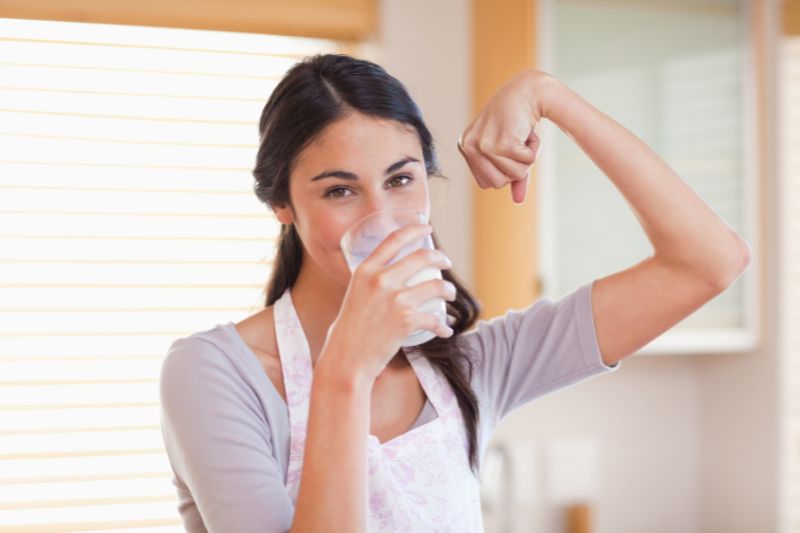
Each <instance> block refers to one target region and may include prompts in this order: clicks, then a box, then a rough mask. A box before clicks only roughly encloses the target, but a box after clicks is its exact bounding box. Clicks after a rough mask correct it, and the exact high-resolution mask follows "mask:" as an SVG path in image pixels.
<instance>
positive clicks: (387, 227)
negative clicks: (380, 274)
mask: <svg viewBox="0 0 800 533" xmlns="http://www.w3.org/2000/svg"><path fill="white" fill-rule="evenodd" d="M425 218H426V217H425V215H424V214H422V213H420V212H419V211H417V210H416V209H390V210H384V211H375V212H374V213H371V214H370V215H368V216H366V217H364V218H362V219H360V220H358V221H357V222H356V223H355V224H353V226H352V227H350V228H349V229H348V230H347V231H346V232H345V233H344V235H343V236H342V240H341V242H340V247H341V249H342V253H343V254H344V258H345V260H346V261H347V266H348V267H349V268H350V272H353V271H354V270H355V269H356V267H357V266H358V265H359V264H361V262H362V261H363V260H364V259H366V258H367V257H369V255H370V254H371V253H372V251H373V250H374V249H375V248H376V247H377V246H378V244H380V243H381V241H383V239H385V238H386V237H387V236H388V235H389V234H390V233H392V232H393V231H395V230H398V229H400V228H402V227H403V226H406V225H408V224H427V223H428V222H427V220H426V219H425ZM420 248H430V249H431V250H433V249H434V246H433V237H431V235H425V236H424V237H422V238H420V239H419V240H417V241H414V242H412V243H410V244H408V245H406V246H405V247H404V248H402V249H401V250H400V251H399V252H398V253H397V255H395V256H394V258H392V260H391V261H389V263H388V264H389V265H391V264H393V263H396V262H397V261H399V260H400V259H402V258H403V257H405V256H407V255H408V254H410V253H412V252H415V251H417V250H419V249H420ZM429 279H442V271H441V270H439V269H438V268H435V267H425V268H423V269H422V270H419V271H417V272H416V273H415V274H413V275H412V276H411V277H409V278H408V279H407V280H406V286H407V287H410V286H412V285H416V284H417V283H421V282H423V281H426V280H429ZM419 310H420V311H421V312H423V313H433V314H437V315H439V318H440V319H441V321H442V323H443V324H447V310H446V306H445V301H444V299H443V298H440V297H436V298H433V299H431V300H428V301H426V302H423V304H422V305H421V306H420V307H419ZM435 336H436V334H435V333H433V332H432V331H428V330H424V329H421V330H417V331H415V332H413V333H412V334H411V335H409V336H408V337H406V338H405V340H404V341H403V342H402V343H401V346H403V347H408V346H417V345H419V344H422V343H423V342H427V341H429V340H431V339H432V338H433V337H435Z"/></svg>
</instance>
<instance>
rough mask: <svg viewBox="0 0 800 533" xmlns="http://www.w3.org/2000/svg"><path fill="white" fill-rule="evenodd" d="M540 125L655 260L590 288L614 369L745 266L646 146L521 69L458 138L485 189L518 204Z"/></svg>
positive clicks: (733, 242)
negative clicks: (585, 161)
mask: <svg viewBox="0 0 800 533" xmlns="http://www.w3.org/2000/svg"><path fill="white" fill-rule="evenodd" d="M541 118H547V119H549V120H551V121H552V122H553V123H554V124H556V125H557V126H558V127H559V128H560V129H561V130H562V131H564V133H566V134H567V135H568V136H569V137H570V138H571V139H572V140H574V141H575V142H576V143H577V144H578V146H580V148H581V149H582V150H583V151H584V152H585V153H586V155H588V156H589V158H590V159H591V160H592V161H594V163H595V164H596V165H597V166H598V168H600V170H602V171H603V173H604V174H605V175H606V176H607V177H608V178H609V179H610V180H611V181H612V183H613V184H614V185H615V187H616V188H617V189H618V190H619V192H620V193H621V194H622V195H623V197H624V198H625V200H626V201H627V203H628V205H629V206H630V207H631V209H632V210H633V211H634V213H635V215H636V217H637V219H638V221H639V223H640V224H641V226H642V229H643V230H644V232H645V234H646V236H647V238H648V239H649V240H650V243H651V244H652V245H653V249H654V253H653V254H652V255H651V256H650V257H647V258H646V259H644V260H642V261H641V262H639V263H637V264H635V265H633V266H631V267H629V268H627V269H625V270H622V271H620V272H617V273H615V274H612V275H610V276H606V277H604V278H600V279H598V280H597V282H596V283H595V284H594V287H593V290H592V304H593V311H594V313H593V314H594V319H595V323H596V329H597V338H598V343H599V345H600V350H601V353H602V355H603V361H604V362H605V363H606V364H608V365H611V364H614V363H615V362H616V361H619V360H620V359H623V358H624V357H626V356H628V355H631V354H632V353H634V352H635V351H636V350H638V349H639V348H641V347H643V346H644V345H646V344H647V343H648V342H650V341H651V340H653V339H654V338H656V337H658V336H659V335H660V334H662V333H663V332H665V331H667V330H668V329H669V328H671V327H672V326H674V325H675V324H677V323H678V322H680V321H681V320H683V319H684V318H686V317H687V316H689V315H690V314H691V313H693V312H694V311H696V310H697V309H699V308H700V307H701V306H703V305H704V304H705V303H707V302H708V301H709V300H711V299H713V298H714V297H715V296H717V295H718V294H720V293H721V292H722V291H724V290H725V289H726V288H727V287H728V286H729V285H730V284H731V283H733V281H735V279H736V278H737V277H738V276H739V275H740V274H741V272H742V271H743V270H744V268H745V267H746V266H747V264H748V262H749V259H750V249H749V247H748V245H747V243H746V242H745V241H744V240H742V238H741V237H740V236H739V235H738V234H736V232H735V231H734V230H733V229H732V228H731V227H730V226H729V225H728V224H726V223H725V221H724V220H722V219H721V218H720V217H719V216H718V215H717V214H716V213H715V212H714V210H713V209H711V207H710V206H709V205H708V204H707V203H706V202H704V201H703V199H702V198H700V197H699V196H698V195H697V194H696V193H695V192H694V191H693V190H692V189H691V188H689V187H688V186H687V185H686V183H684V182H683V181H682V180H681V178H680V177H679V176H678V175H677V174H676V173H675V172H674V171H673V170H672V169H671V168H670V167H669V166H668V165H667V164H666V163H665V162H664V161H663V160H662V159H661V158H660V157H659V156H658V155H657V154H656V153H655V152H654V151H653V150H652V149H650V148H649V147H648V146H647V145H646V144H644V143H643V142H642V141H641V140H640V139H638V138H637V137H636V136H635V135H634V134H633V133H631V132H630V131H628V130H627V129H625V128H624V127H623V126H622V125H620V124H619V123H618V122H616V121H615V120H613V119H612V118H611V117H609V116H607V115H605V114H604V113H602V112H601V111H600V110H598V109H597V108H595V107H594V106H592V105H591V104H590V103H589V102H587V101H586V100H584V99H583V98H582V97H581V96H580V95H578V94H577V93H575V92H574V91H572V90H571V89H570V88H568V87H567V86H566V85H564V84H563V83H561V82H560V81H559V80H557V79H556V78H554V77H553V76H550V75H549V74H546V73H544V72H542V71H539V70H533V69H531V70H526V71H524V72H522V73H520V74H519V75H517V76H515V77H514V78H512V80H510V81H509V82H508V83H507V84H506V85H504V86H503V87H502V88H501V89H500V90H499V91H498V92H497V94H496V95H495V96H494V97H493V98H492V100H490V102H489V103H488V104H487V106H486V108H484V109H483V110H482V111H481V113H480V114H479V116H478V117H477V118H476V119H475V121H474V122H473V123H472V124H471V125H470V126H469V127H468V128H467V130H466V131H465V132H464V135H462V141H461V142H460V145H461V146H462V153H463V154H464V156H465V158H466V159H467V162H468V163H469V165H470V168H471V169H472V171H473V174H475V179H476V180H477V181H478V183H479V184H480V186H481V187H482V188H486V187H487V186H491V187H494V188H500V187H502V186H504V185H506V184H507V183H511V185H512V190H513V192H514V198H515V200H517V201H521V200H522V198H524V192H525V187H526V185H527V179H528V173H529V171H530V166H531V165H532V164H533V162H534V160H535V158H536V151H537V149H538V142H539V141H538V137H536V134H535V133H534V128H535V126H536V123H537V122H538V121H539V120H540V119H541Z"/></svg>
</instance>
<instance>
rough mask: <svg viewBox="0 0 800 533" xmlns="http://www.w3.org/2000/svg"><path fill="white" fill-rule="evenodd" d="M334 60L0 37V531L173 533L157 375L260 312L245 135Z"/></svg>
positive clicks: (0, 30) (18, 33)
mask: <svg viewBox="0 0 800 533" xmlns="http://www.w3.org/2000/svg"><path fill="white" fill-rule="evenodd" d="M338 46H339V45H338V44H337V43H335V42H332V41H325V40H314V39H305V38H297V37H280V36H270V35H256V34H237V33H227V32H212V31H202V30H178V29H165V28H148V27H126V26H115V25H99V24H81V23H65V22H44V21H33V20H12V19H0V530H3V531H15V532H28V531H104V530H105V531H111V530H117V529H119V530H122V529H124V530H125V531H131V530H133V529H132V528H136V529H135V530H142V531H180V530H181V528H180V526H179V524H180V520H179V518H178V513H177V497H176V490H175V487H174V486H173V485H172V484H171V482H170V479H171V472H170V468H169V463H168V461H167V458H166V454H165V452H164V450H163V445H162V441H161V434H160V426H159V420H160V419H159V409H158V374H159V371H160V365H161V360H162V358H163V357H164V355H165V353H166V350H167V347H168V346H169V343H170V342H172V340H174V339H175V338H177V337H179V336H185V335H187V334H189V333H191V332H193V331H198V330H201V329H206V328H209V327H211V326H213V325H214V324H217V323H224V322H227V321H229V320H231V321H236V320H239V319H241V318H243V317H244V316H247V315H248V314H250V313H252V312H254V311H255V310H257V309H259V308H261V306H263V291H264V288H265V285H266V281H267V277H268V274H269V269H270V267H271V259H272V254H273V245H274V239H275V237H276V236H277V231H278V227H279V225H278V223H277V221H275V220H274V218H273V217H272V215H271V212H269V211H268V210H267V209H266V207H265V206H263V205H262V204H260V203H259V202H258V200H257V199H256V198H255V196H254V194H253V191H252V176H251V174H250V172H251V169H252V166H253V163H254V158H255V153H256V148H257V141H258V130H257V124H258V118H259V115H260V112H261V109H262V108H263V105H264V103H265V102H266V99H267V97H268V96H269V93H270V91H271V90H272V88H273V87H274V86H275V84H276V83H277V81H278V79H279V78H280V77H281V76H282V74H283V73H284V72H285V71H286V69H287V68H288V67H289V66H290V65H291V64H293V63H294V62H295V61H297V60H298V59H300V58H301V57H303V56H306V55H309V54H312V53H317V52H332V51H336V50H337V47H338Z"/></svg>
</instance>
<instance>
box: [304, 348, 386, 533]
mask: <svg viewBox="0 0 800 533" xmlns="http://www.w3.org/2000/svg"><path fill="white" fill-rule="evenodd" d="M331 349H333V348H329V347H326V348H324V349H323V350H324V351H323V353H322V354H321V355H320V358H319V361H318V362H317V364H316V367H315V369H314V379H313V384H312V387H311V399H310V407H309V415H308V429H307V433H306V442H305V451H304V455H303V471H302V473H301V476H300V488H299V492H298V494H297V504H296V507H295V516H294V521H293V523H292V533H298V532H299V533H315V532H327V531H332V530H336V531H352V532H356V533H359V532H366V530H367V511H368V508H367V506H368V499H367V490H368V487H367V435H368V434H369V414H370V413H369V410H370V400H371V396H372V383H373V381H372V380H371V379H368V378H367V377H365V376H362V375H361V374H359V373H357V372H349V371H347V370H346V369H342V368H341V367H340V366H338V365H336V360H335V357H331V355H332V353H325V350H331Z"/></svg>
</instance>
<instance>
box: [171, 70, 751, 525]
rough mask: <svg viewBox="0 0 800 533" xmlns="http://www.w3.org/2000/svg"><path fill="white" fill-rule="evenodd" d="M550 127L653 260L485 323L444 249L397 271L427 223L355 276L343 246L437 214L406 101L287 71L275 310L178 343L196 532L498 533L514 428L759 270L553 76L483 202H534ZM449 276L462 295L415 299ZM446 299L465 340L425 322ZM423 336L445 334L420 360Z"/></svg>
mask: <svg viewBox="0 0 800 533" xmlns="http://www.w3.org/2000/svg"><path fill="white" fill-rule="evenodd" d="M543 118H547V119H549V120H551V121H553V122H554V123H555V124H557V125H558V126H559V127H560V128H561V129H563V130H564V131H565V132H566V133H567V134H568V135H569V136H570V137H571V138H572V139H574V140H575V142H577V143H578V144H579V145H580V146H581V148H582V149H583V150H584V151H585V152H586V153H587V154H588V155H589V157H591V158H592V160H593V161H594V162H595V163H596V164H597V165H598V166H599V167H600V169H601V170H602V171H603V172H604V173H605V174H606V175H607V176H608V177H609V179H611V180H612V181H613V183H614V185H616V187H617V188H618V189H619V190H620V192H621V193H622V194H623V195H624V197H625V198H626V200H627V201H628V202H629V205H631V207H632V208H633V209H634V210H635V212H636V214H637V216H638V219H639V221H640V223H641V224H642V227H643V229H644V231H645V233H646V234H647V236H648V238H649V239H650V241H651V243H652V244H653V248H654V253H653V255H652V256H651V257H649V258H647V259H645V260H644V261H642V262H640V263H638V264H636V265H634V266H632V267H631V268H629V269H626V270H623V271H621V272H618V273H616V274H614V275H611V276H608V277H605V278H602V279H597V280H593V281H591V282H588V283H586V284H584V285H582V286H580V287H578V288H576V289H575V290H573V291H572V292H571V293H569V294H568V295H566V296H564V297H563V298H561V299H559V300H558V301H555V302H553V301H550V300H544V299H540V300H537V301H536V302H532V303H531V305H530V306H528V307H526V308H525V309H522V310H509V311H508V312H507V313H506V314H505V315H504V316H502V317H498V318H494V319H492V320H489V321H485V320H482V321H479V322H478V323H477V324H476V321H477V317H478V315H479V312H480V307H479V305H478V303H477V302H476V301H475V299H474V298H473V297H472V295H471V294H470V292H469V290H468V288H467V287H466V286H465V285H464V284H463V283H461V282H459V280H458V279H457V278H456V276H455V275H454V274H453V273H452V271H450V270H448V269H449V268H450V266H451V265H450V263H449V261H448V259H447V258H446V256H445V255H444V254H443V253H441V252H434V253H431V252H430V251H424V250H423V251H419V252H415V253H413V254H410V255H408V256H406V257H404V258H403V259H402V260H400V261H398V262H396V263H393V264H392V265H388V263H389V261H390V260H391V259H392V258H393V257H394V255H395V254H396V253H397V252H398V251H399V250H400V249H401V248H402V247H403V246H404V245H406V244H408V243H409V242H411V241H414V240H416V239H419V238H420V236H422V235H425V234H426V233H429V232H431V231H432V228H431V227H430V226H429V225H428V224H415V225H411V226H407V227H404V228H402V229H400V230H398V231H396V232H394V233H392V234H391V235H390V236H389V237H387V238H386V239H385V240H384V241H383V242H382V243H381V244H380V245H379V246H378V248H376V250H375V251H374V252H373V253H372V255H371V256H370V257H368V258H367V259H366V260H365V261H364V262H363V263H362V264H361V265H360V266H359V267H358V268H357V269H356V270H355V272H354V273H353V274H352V275H351V274H350V271H349V270H348V267H347V265H346V263H345V260H344V258H343V255H342V252H341V250H340V248H339V241H340V238H341V236H342V234H343V233H344V232H345V230H347V229H348V228H349V227H350V226H351V224H352V223H353V222H355V221H357V220H359V219H360V218H362V217H364V216H365V215H367V214H370V213H372V212H374V211H377V210H381V209H392V208H414V209H417V210H418V211H420V212H423V213H425V214H428V213H429V209H430V205H429V197H428V180H429V179H430V178H432V177H434V176H437V173H438V167H437V162H436V156H435V151H434V146H433V140H432V138H431V134H430V132H429V131H428V129H427V128H426V126H425V124H424V122H423V120H422V117H421V115H420V112H419V109H418V108H417V106H416V105H415V104H414V102H413V101H412V100H411V98H410V97H409V95H408V93H407V92H406V90H405V89H404V87H403V85H402V84H401V83H400V82H399V81H398V80H396V79H395V78H393V77H392V76H390V75H389V74H387V73H386V72H385V71H384V70H383V69H382V68H381V67H379V66H378V65H375V64H373V63H370V62H367V61H363V60H358V59H354V58H351V57H348V56H343V55H323V56H315V57H312V58H308V59H306V60H305V61H303V62H301V63H298V64H297V65H295V66H294V67H293V68H292V69H291V70H290V71H289V72H288V73H287V74H286V76H285V77H284V78H283V80H282V81H281V82H280V83H279V84H278V86H277V87H276V89H275V91H274V92H273V93H272V95H271V96H270V98H269V101H268V102H267V104H266V106H265V108H264V111H263V113H262V116H261V120H260V124H259V131H260V134H261V141H260V147H259V150H258V155H257V160H256V166H255V169H254V171H253V174H254V176H255V179H256V183H255V193H256V195H257V196H258V198H259V199H260V200H261V201H263V202H264V203H265V204H267V205H268V206H269V208H270V209H272V210H273V212H274V213H275V215H276V216H277V219H278V220H279V221H280V223H281V232H280V237H279V241H278V250H277V255H276V257H275V261H274V269H273V271H272V276H271V279H270V281H269V286H268V295H267V298H266V306H265V308H264V309H263V310H261V311H259V312H258V313H256V314H254V315H252V316H250V317H247V318H246V319H244V320H242V321H240V322H237V323H235V324H234V323H233V322H229V323H227V324H222V325H217V326H215V327H213V328H210V329H207V330H204V331H200V332H197V333H194V334H192V335H190V336H188V337H185V338H181V339H177V340H176V341H175V342H173V344H172V345H171V346H170V349H169V353H168V355H167V357H166V359H165V361H164V363H163V367H162V373H161V384H160V385H161V400H162V431H163V435H164V442H165V445H166V449H167V452H168V455H169V459H170V462H171V465H172V468H173V472H174V476H175V477H174V483H175V485H176V487H177V489H178V494H179V498H180V505H179V511H180V513H181V516H182V519H183V523H184V526H185V528H186V529H187V530H188V531H214V532H221V531H226V532H227V531H231V532H237V533H245V532H248V531H252V532H256V531H257V532H261V533H267V532H273V531H274V532H277V531H289V530H291V531H302V532H317V531H347V532H358V531H368V530H369V531H421V532H428V531H457V532H470V531H482V519H481V509H480V498H479V480H478V473H479V470H478V467H479V464H480V459H481V457H482V454H483V452H484V450H485V447H486V444H487V443H488V441H489V439H490V437H491V432H492V430H493V428H494V427H495V426H496V424H497V423H498V422H499V421H500V420H502V419H503V418H504V417H505V416H506V415H507V414H508V413H509V412H511V411H512V410H514V409H516V408H517V407H519V406H521V405H523V404H525V403H527V402H530V401H532V400H533V399H535V398H537V397H540V396H542V395H544V394H547V393H549V392H552V391H554V390H557V389H560V388H563V387H566V386H569V385H571V384H574V383H577V382H579V381H582V380H585V379H587V378H589V377H591V376H595V375H598V374H601V373H605V372H608V371H611V370H614V369H616V368H617V367H618V366H619V363H618V361H620V360H621V359H623V358H625V357H626V356H628V355H630V354H632V353H634V352H635V351H636V350H638V349H639V348H641V347H642V346H644V345H645V344H647V343H648V342H649V341H651V340H652V339H654V338H655V337H657V336H658V335H660V334H661V333H663V332H664V331H666V330H667V329H669V328H670V327H672V326H673V325H675V324H676V323H677V322H679V321H680V320H682V319H683V318H685V317H686V316H688V315H689V314H691V313H692V312H693V311H695V310H696V309H698V308H699V307H700V306H702V305H703V304H704V303H705V302H707V301H709V300H711V299H712V298H714V297H715V296H716V295H718V294H719V293H720V292H722V291H723V290H725V288H726V287H727V286H728V285H730V284H731V283H732V282H733V281H734V280H735V279H736V277H737V276H738V275H739V274H740V273H741V272H742V270H743V269H744V268H745V266H746V265H747V263H748V260H749V248H748V246H747V245H746V243H744V241H743V240H742V239H741V238H740V237H739V236H738V235H737V234H736V233H735V232H734V231H732V230H731V228H730V227H729V226H728V225H727V224H725V222H724V221H722V220H721V219H720V218H719V217H718V216H717V215H716V214H715V213H714V211H713V210H712V209H710V208H709V207H708V205H706V204H705V203H704V202H703V200H702V199H700V198H699V197H698V196H697V195H696V194H695V193H694V192H693V191H692V190H690V189H689V188H688V187H687V186H686V185H685V184H684V183H683V182H682V181H681V180H680V178H679V177H678V176H676V175H675V173H674V172H673V171H672V170H671V169H670V168H669V167H668V166H667V165H666V164H665V163H664V162H663V161H662V160H661V159H659V157H658V156H657V155H656V154H655V153H654V152H653V151H652V150H650V149H649V148H648V147H647V146H645V145H644V144H643V143H642V142H640V141H639V140H638V139H637V138H636V137H635V136H634V135H633V134H631V133H630V132H628V131H627V130H626V129H624V128H623V127H622V126H620V125H619V124H617V123H616V122H614V121H613V120H612V119H610V118H609V117H607V116H605V115H604V114H603V113H601V112H600V111H598V110H597V109H595V108H594V107H592V106H591V105H590V104H589V103H587V102H586V101H585V100H583V99H582V98H581V97H580V96H578V95H577V94H576V93H574V92H572V91H571V90H570V89H569V88H567V87H566V86H564V85H563V84H562V83H560V82H559V81H558V80H557V79H555V78H554V77H552V76H549V75H548V74H546V73H544V72H541V71H537V70H526V71H524V72H522V73H520V74H519V75H518V76H516V77H514V78H513V79H511V80H509V81H508V83H507V84H506V85H504V86H503V87H502V88H501V89H500V90H499V91H498V92H497V93H496V94H495V95H494V97H493V98H492V100H491V101H490V102H489V103H488V104H487V106H486V107H485V108H484V109H483V110H482V112H481V113H480V114H479V115H478V117H477V118H476V119H475V121H474V122H473V123H472V124H471V125H470V126H469V127H468V128H466V130H465V132H464V134H463V135H462V138H461V139H460V141H459V147H460V149H461V152H462V154H463V155H464V157H465V159H466V161H467V163H468V164H469V167H470V169H471V170H472V172H473V174H474V177H475V179H476V180H477V182H478V184H479V185H480V186H481V187H482V188H487V187H493V188H500V187H504V186H505V185H507V184H510V185H511V190H512V198H513V200H514V201H515V202H521V201H522V200H523V199H524V195H525V190H526V187H527V180H528V172H529V170H530V168H531V166H532V165H533V163H534V161H535V159H536V152H537V149H538V138H537V136H536V134H535V127H536V124H537V123H538V122H539V121H540V120H542V119H543ZM434 242H436V240H435V238H434ZM437 248H439V246H438V243H437ZM431 266H433V267H436V268H439V269H442V270H443V273H444V278H445V279H444V280H433V281H426V282H423V283H420V284H417V285H414V286H412V287H406V286H405V283H404V282H405V280H406V279H408V278H409V277H410V276H411V275H413V274H414V273H415V272H417V271H419V270H420V269H422V268H426V267H431ZM433 297H442V298H444V299H445V300H446V301H447V314H448V324H443V323H440V322H439V321H438V320H437V319H436V318H435V316H434V315H429V314H425V313H421V312H418V311H417V308H418V307H419V305H420V304H421V303H422V302H425V301H426V300H429V299H430V298H433ZM472 326H475V327H472ZM418 329H428V330H431V331H433V332H435V333H436V335H437V336H436V337H434V338H433V339H432V340H430V341H428V342H426V343H424V344H422V345H420V346H417V347H414V348H413V349H402V348H400V343H401V342H402V340H403V339H404V338H405V337H406V336H407V335H408V334H410V333H411V332H413V331H415V330H418ZM312 377H313V380H312Z"/></svg>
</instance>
